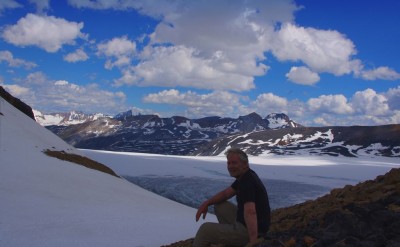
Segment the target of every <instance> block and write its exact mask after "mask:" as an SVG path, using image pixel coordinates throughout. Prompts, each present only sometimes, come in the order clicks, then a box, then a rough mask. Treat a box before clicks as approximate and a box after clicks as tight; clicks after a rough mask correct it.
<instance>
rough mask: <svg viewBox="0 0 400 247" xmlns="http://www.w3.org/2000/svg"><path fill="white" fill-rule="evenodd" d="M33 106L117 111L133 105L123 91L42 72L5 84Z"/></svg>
mask: <svg viewBox="0 0 400 247" xmlns="http://www.w3.org/2000/svg"><path fill="white" fill-rule="evenodd" d="M5 87H6V88H7V89H9V90H10V92H12V94H14V95H15V96H18V97H19V98H20V99H21V100H23V101H24V102H25V103H27V104H29V105H30V106H31V107H32V108H34V109H37V110H40V111H43V112H64V111H71V110H79V111H83V112H87V113H95V112H100V113H106V114H114V113H118V112H122V111H126V110H127V109H129V106H127V105H126V95H125V93H123V92H121V91H117V92H111V91H108V90H103V89H101V88H100V87H99V85H97V84H88V85H84V86H83V85H77V84H75V83H71V82H68V81H66V80H55V81H54V80H50V79H48V78H47V76H46V75H45V74H43V73H42V72H36V73H32V74H29V75H28V76H27V77H26V78H24V79H23V80H19V81H18V84H9V85H5Z"/></svg>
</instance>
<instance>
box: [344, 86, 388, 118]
mask: <svg viewBox="0 0 400 247" xmlns="http://www.w3.org/2000/svg"><path fill="white" fill-rule="evenodd" d="M351 104H352V107H353V109H354V110H355V111H356V112H357V113H360V114H365V115H372V116H381V115H385V114H387V113H388V111H389V105H388V100H387V98H386V97H385V96H384V95H382V94H377V93H376V92H375V91H374V90H373V89H370V88H368V89H366V90H364V91H358V92H356V93H355V94H354V95H353V97H352V99H351Z"/></svg>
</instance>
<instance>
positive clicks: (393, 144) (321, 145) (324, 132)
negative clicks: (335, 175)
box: [193, 124, 400, 157]
mask: <svg viewBox="0 0 400 247" xmlns="http://www.w3.org/2000/svg"><path fill="white" fill-rule="evenodd" d="M399 140H400V124H395V125H384V126H350V127H299V128H290V129H289V128H287V129H278V130H263V131H256V132H251V133H245V134H236V135H230V136H226V137H223V138H219V139H216V140H214V141H212V142H210V143H208V144H206V145H204V146H202V147H200V148H199V149H198V150H196V151H195V152H194V153H193V155H207V156H208V155H220V154H223V153H224V151H225V150H226V149H228V148H229V147H239V148H241V149H243V150H246V152H247V153H249V154H251V155H257V156H263V155H268V154H279V155H302V154H308V155H309V154H311V155H331V156H346V157H358V156H372V157H373V156H387V157H400V141H399Z"/></svg>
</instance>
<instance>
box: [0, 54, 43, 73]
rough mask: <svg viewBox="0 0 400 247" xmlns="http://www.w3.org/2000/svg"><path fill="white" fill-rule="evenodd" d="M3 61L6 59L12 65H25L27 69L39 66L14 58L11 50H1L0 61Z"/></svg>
mask: <svg viewBox="0 0 400 247" xmlns="http://www.w3.org/2000/svg"><path fill="white" fill-rule="evenodd" d="M2 61H5V62H6V63H7V64H8V66H10V67H24V68H25V69H32V68H35V67H36V66H37V64H35V63H33V62H29V61H26V60H23V59H19V58H14V56H13V54H12V53H11V52H10V51H0V63H1V62H2Z"/></svg>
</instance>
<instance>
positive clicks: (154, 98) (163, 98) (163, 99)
mask: <svg viewBox="0 0 400 247" xmlns="http://www.w3.org/2000/svg"><path fill="white" fill-rule="evenodd" d="M241 99H242V97H241V96H239V95H237V94H234V93H229V92H223V91H215V92H212V93H209V94H198V93H196V92H192V91H187V92H184V93H182V92H180V91H178V90H176V89H170V90H164V91H161V92H159V93H154V94H148V95H146V96H145V97H144V98H143V101H144V102H146V103H157V104H170V105H181V106H185V107H186V113H187V114H188V115H190V116H197V117H199V116H212V115H218V116H230V114H232V113H233V112H234V111H235V108H236V107H239V106H240V105H241V103H240V102H241Z"/></svg>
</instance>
